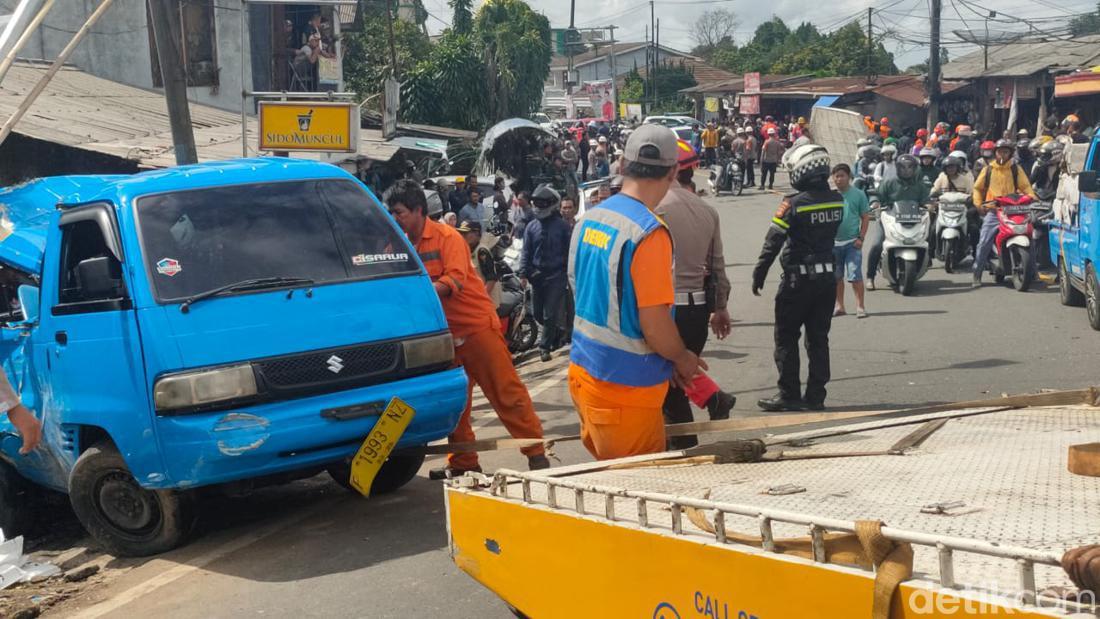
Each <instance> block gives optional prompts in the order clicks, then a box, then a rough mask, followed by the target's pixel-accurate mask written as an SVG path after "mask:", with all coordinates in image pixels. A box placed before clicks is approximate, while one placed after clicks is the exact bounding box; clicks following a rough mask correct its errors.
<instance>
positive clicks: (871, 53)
mask: <svg viewBox="0 0 1100 619" xmlns="http://www.w3.org/2000/svg"><path fill="white" fill-rule="evenodd" d="M874 11H875V10H874V9H873V8H871V7H867V83H868V84H870V83H871V82H872V81H874V78H873V77H872V75H873V69H872V68H871V67H872V64H873V63H874V60H873V59H874V54H875V52H874V43H873V41H874V40H875V39H874V32H873V31H872V30H871V14H872V13H874Z"/></svg>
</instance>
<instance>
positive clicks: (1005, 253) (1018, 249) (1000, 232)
mask: <svg viewBox="0 0 1100 619" xmlns="http://www.w3.org/2000/svg"><path fill="white" fill-rule="evenodd" d="M987 204H991V205H992V206H993V208H995V209H996V213H997V223H998V226H997V237H996V239H995V240H994V242H993V255H992V256H991V257H990V259H989V271H990V273H992V274H993V278H994V279H995V280H996V282H997V283H998V284H1003V283H1004V281H1005V279H1009V278H1011V279H1012V287H1013V288H1015V289H1016V290H1018V291H1020V292H1025V291H1027V289H1028V288H1030V287H1031V284H1032V282H1033V281H1034V278H1035V272H1036V270H1037V269H1036V266H1035V258H1036V256H1035V251H1034V248H1035V245H1034V243H1033V242H1032V237H1033V235H1034V234H1035V227H1034V225H1033V222H1034V219H1035V218H1034V217H1033V216H1032V211H1033V210H1034V206H1035V201H1034V200H1033V199H1032V197H1031V196H1029V195H1026V194H1009V195H1007V196H1000V197H998V198H996V199H994V200H993V201H992V203H987Z"/></svg>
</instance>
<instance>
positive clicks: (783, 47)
mask: <svg viewBox="0 0 1100 619" xmlns="http://www.w3.org/2000/svg"><path fill="white" fill-rule="evenodd" d="M712 64H714V65H715V66H718V67H720V68H723V69H726V70H728V71H731V72H733V73H743V72H748V71H759V72H761V73H778V74H791V75H804V74H811V75H816V76H822V77H823V76H834V75H863V74H865V73H866V72H867V69H868V67H867V35H866V33H864V31H863V29H862V28H861V27H860V25H859V24H858V23H856V22H852V23H850V24H848V25H847V26H844V27H843V28H840V29H839V30H836V31H834V32H832V33H830V34H822V33H821V32H820V31H818V29H817V27H816V26H814V25H813V24H810V23H802V24H800V25H799V26H798V28H796V29H794V30H793V31H792V30H791V29H790V28H788V27H787V24H785V23H784V22H783V20H781V19H779V18H778V17H774V18H772V19H771V20H770V21H767V22H764V23H763V24H760V26H758V27H757V28H756V32H755V33H754V34H753V38H752V40H751V41H750V42H749V43H748V44H747V45H745V46H744V47H741V48H731V49H723V50H719V51H717V52H716V53H715V55H714V58H713V59H712ZM871 71H872V72H873V73H875V74H876V75H893V74H896V73H897V72H898V69H897V67H896V66H895V65H894V56H893V54H891V53H889V52H888V51H886V48H885V47H884V46H883V45H882V43H881V42H879V43H875V44H873V45H872V53H871Z"/></svg>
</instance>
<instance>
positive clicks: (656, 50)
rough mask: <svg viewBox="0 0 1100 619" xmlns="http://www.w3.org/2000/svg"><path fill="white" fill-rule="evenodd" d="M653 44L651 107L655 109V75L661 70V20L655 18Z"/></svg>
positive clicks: (656, 97) (656, 96)
mask: <svg viewBox="0 0 1100 619" xmlns="http://www.w3.org/2000/svg"><path fill="white" fill-rule="evenodd" d="M654 32H655V33H656V34H655V36H654V39H655V40H654V44H653V107H654V108H656V107H657V99H658V95H657V73H658V72H659V71H660V70H661V18H659V17H658V18H657V30H655V31H654Z"/></svg>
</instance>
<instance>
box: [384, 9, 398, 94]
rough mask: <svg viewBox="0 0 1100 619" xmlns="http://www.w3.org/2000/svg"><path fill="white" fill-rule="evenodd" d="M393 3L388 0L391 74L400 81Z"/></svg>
mask: <svg viewBox="0 0 1100 619" xmlns="http://www.w3.org/2000/svg"><path fill="white" fill-rule="evenodd" d="M391 6H392V3H391V2H390V0H386V29H387V30H388V31H389V36H390V75H392V76H393V79H395V80H398V81H400V79H401V78H399V77H398V75H397V46H396V44H395V43H394V40H393V13H392V12H390V7H391Z"/></svg>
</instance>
